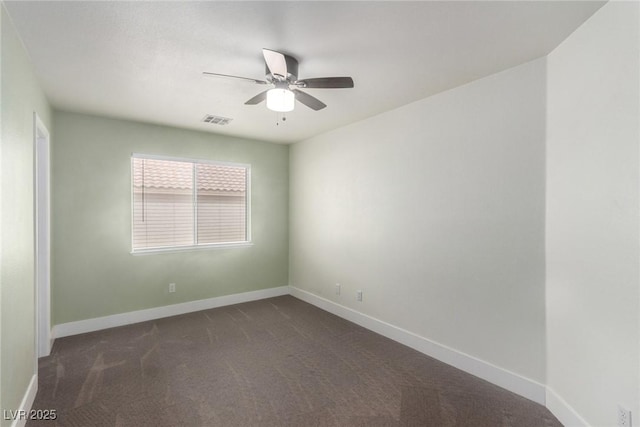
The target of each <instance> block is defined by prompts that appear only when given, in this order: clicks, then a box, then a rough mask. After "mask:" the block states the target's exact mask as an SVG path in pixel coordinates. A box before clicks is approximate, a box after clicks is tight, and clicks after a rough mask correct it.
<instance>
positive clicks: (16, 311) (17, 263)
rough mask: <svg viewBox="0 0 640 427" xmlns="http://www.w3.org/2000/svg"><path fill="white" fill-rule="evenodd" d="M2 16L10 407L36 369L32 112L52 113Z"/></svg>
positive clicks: (0, 267) (4, 353)
mask: <svg viewBox="0 0 640 427" xmlns="http://www.w3.org/2000/svg"><path fill="white" fill-rule="evenodd" d="M0 15H1V17H0V22H1V24H0V26H1V34H2V43H1V48H0V49H1V50H0V53H1V56H0V58H1V59H0V69H1V70H0V75H1V81H2V84H1V89H0V90H1V92H0V94H1V96H0V105H1V110H2V114H1V117H2V126H1V129H2V131H1V135H0V138H1V144H0V147H1V155H0V159H1V161H0V177H1V180H0V182H1V184H0V195H1V196H0V217H1V221H0V236H1V239H0V240H1V242H2V243H1V246H0V248H1V249H0V290H1V291H0V319H1V320H0V329H1V331H0V336H1V337H2V338H1V340H0V408H1V409H2V410H7V411H8V410H16V409H18V407H19V405H20V402H21V400H22V398H23V397H24V395H25V393H26V391H27V388H28V386H29V382H30V381H31V378H32V376H33V375H34V374H35V373H36V372H35V369H36V365H35V351H36V349H35V336H34V334H35V322H34V320H35V319H34V317H35V313H34V282H35V277H34V221H33V220H34V217H33V212H34V211H33V210H34V201H33V200H34V199H33V176H34V169H33V156H34V151H33V145H34V143H33V113H34V111H35V112H37V113H38V115H39V116H40V118H41V119H42V121H43V122H44V124H45V126H47V127H48V128H49V129H50V130H51V112H50V109H49V105H48V103H47V101H46V99H45V97H44V95H43V93H42V91H41V90H40V87H39V85H38V82H37V80H36V78H35V75H34V73H33V69H32V66H31V63H30V62H29V57H28V56H27V54H26V52H25V51H24V49H23V47H22V43H21V42H20V40H19V38H18V36H17V34H16V31H15V29H14V28H13V25H12V24H11V21H10V20H9V18H8V16H7V13H6V11H5V10H4V6H1V5H0ZM0 423H1V424H0V425H2V426H5V425H9V424H10V423H11V421H10V420H5V419H4V416H3V417H2V420H1V421H0Z"/></svg>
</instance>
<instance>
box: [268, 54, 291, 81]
mask: <svg viewBox="0 0 640 427" xmlns="http://www.w3.org/2000/svg"><path fill="white" fill-rule="evenodd" d="M283 56H284V60H285V62H286V63H287V81H288V82H291V83H292V82H295V81H296V80H298V60H297V59H296V58H294V57H293V56H289V55H286V54H283ZM264 69H265V75H266V80H267V81H268V82H269V83H273V82H274V81H277V80H278V79H276V78H275V77H273V74H271V71H269V66H267V64H265V65H264Z"/></svg>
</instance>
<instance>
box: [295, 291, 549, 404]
mask: <svg viewBox="0 0 640 427" xmlns="http://www.w3.org/2000/svg"><path fill="white" fill-rule="evenodd" d="M290 294H291V295H293V296H294V297H296V298H298V299H301V300H303V301H305V302H308V303H309V304H312V305H315V306H316V307H319V308H321V309H323V310H325V311H328V312H329V313H332V314H335V315H336V316H339V317H342V318H343V319H346V320H349V321H350V322H353V323H355V324H358V325H360V326H362V327H364V328H366V329H369V330H371V331H374V332H376V333H378V334H380V335H383V336H385V337H387V338H390V339H392V340H394V341H397V342H399V343H401V344H404V345H406V346H408V347H411V348H413V349H414V350H417V351H419V352H421V353H424V354H426V355H427V356H430V357H433V358H435V359H438V360H440V361H442V362H444V363H446V364H448V365H451V366H454V367H456V368H458V369H461V370H463V371H465V372H468V373H470V374H472V375H475V376H476V377H479V378H482V379H483V380H486V381H489V382H490V383H493V384H495V385H497V386H500V387H502V388H505V389H507V390H509V391H511V392H513V393H516V394H518V395H520V396H523V397H526V398H527V399H529V400H532V401H534V402H536V403H540V404H541V405H545V399H546V390H545V386H544V385H542V384H539V383H537V382H535V381H533V380H530V379H528V378H525V377H523V376H521V375H518V374H516V373H513V372H510V371H507V370H506V369H503V368H500V367H498V366H495V365H492V364H491V363H488V362H485V361H483V360H480V359H477V358H475V357H473V356H470V355H468V354H465V353H462V352H460V351H457V350H455V349H452V348H450V347H447V346H445V345H442V344H439V343H437V342H434V341H431V340H429V339H427V338H424V337H421V336H419V335H417V334H414V333H413V332H409V331H407V330H405V329H402V328H399V327H397V326H394V325H391V324H389V323H386V322H383V321H382V320H378V319H376V318H374V317H371V316H368V315H366V314H363V313H360V312H358V311H355V310H352V309H350V308H348V307H345V306H343V305H340V304H337V303H335V302H333V301H330V300H328V299H325V298H322V297H319V296H317V295H314V294H312V293H310V292H307V291H304V290H302V289H299V288H296V287H294V286H290Z"/></svg>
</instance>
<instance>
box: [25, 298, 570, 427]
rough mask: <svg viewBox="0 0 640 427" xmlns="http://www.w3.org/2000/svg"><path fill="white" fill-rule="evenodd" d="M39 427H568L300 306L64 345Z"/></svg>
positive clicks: (221, 312)
mask: <svg viewBox="0 0 640 427" xmlns="http://www.w3.org/2000/svg"><path fill="white" fill-rule="evenodd" d="M33 408H34V409H54V408H55V409H56V410H57V411H58V419H57V420H56V421H47V422H35V421H30V422H29V423H28V424H27V425H28V426H37V425H47V426H54V425H60V426H82V427H88V426H118V427H124V426H135V427H140V426H154V427H156V426H305V427H306V426H435V427H446V426H472V427H484V426H486V427H509V426H513V427H528V426H531V427H552V426H553V427H557V426H561V424H560V423H559V422H558V421H557V420H556V419H555V418H554V417H553V415H551V413H550V412H549V411H547V410H546V409H545V408H544V407H542V406H541V405H538V404H536V403H533V402H531V401H529V400H527V399H524V398H522V397H519V396H517V395H515V394H513V393H510V392H508V391H506V390H503V389H501V388H499V387H497V386H494V385H492V384H490V383H488V382H486V381H483V380H481V379H478V378H476V377H474V376H472V375H469V374H466V373H464V372H462V371H459V370H457V369H455V368H452V367H450V366H448V365H445V364H444V363H441V362H438V361H436V360H434V359H432V358H430V357H427V356H425V355H423V354H421V353H418V352H416V351H414V350H412V349H410V348H408V347H405V346H403V345H401V344H398V343H396V342H394V341H391V340H389V339H387V338H384V337H382V336H380V335H377V334H375V333H373V332H370V331H367V330H366V329H363V328H361V327H359V326H357V325H354V324H352V323H350V322H347V321H345V320H343V319H340V318H338V317H336V316H334V315H332V314H329V313H327V312H325V311H322V310H320V309H318V308H316V307H314V306H312V305H309V304H307V303H305V302H302V301H300V300H298V299H296V298H293V297H290V296H284V297H278V298H270V299H266V300H262V301H256V302H250V303H245V304H238V305H234V306H228V307H223V308H217V309H212V310H206V311H201V312H197V313H191V314H186V315H182V316H175V317H170V318H165V319H160V320H155V321H149V322H144V323H139V324H135V325H130V326H124V327H120V328H113V329H108V330H104V331H99V332H93V333H88V334H83V335H76V336H73V337H67V338H61V339H58V340H56V342H55V345H54V347H53V350H52V353H51V355H50V356H48V357H46V358H43V359H41V360H40V368H39V389H38V394H37V396H36V401H35V403H34V406H33Z"/></svg>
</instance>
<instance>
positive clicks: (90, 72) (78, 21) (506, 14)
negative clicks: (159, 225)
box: [4, 1, 604, 143]
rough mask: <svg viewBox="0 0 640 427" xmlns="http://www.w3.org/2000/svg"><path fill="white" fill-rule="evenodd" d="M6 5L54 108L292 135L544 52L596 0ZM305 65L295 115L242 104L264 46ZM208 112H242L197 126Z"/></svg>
mask: <svg viewBox="0 0 640 427" xmlns="http://www.w3.org/2000/svg"><path fill="white" fill-rule="evenodd" d="M4 3H5V5H6V8H7V10H8V12H9V14H10V16H11V18H12V20H13V22H14V24H15V26H16V28H17V30H18V33H19V34H20V36H21V38H22V39H23V41H24V44H25V46H26V48H27V50H28V51H29V54H30V56H31V58H32V60H33V63H34V66H35V69H36V72H37V74H38V77H39V79H40V81H41V83H42V87H43V89H44V91H45V93H46V95H47V96H48V98H49V100H50V102H51V103H52V105H53V106H54V107H56V108H59V109H63V110H68V111H77V112H85V113H92V114H98V115H103V116H109V117H118V118H125V119H132V120H139V121H145V122H151V123H161V124H166V125H171V126H177V127H183V128H191V129H199V130H203V131H211V132H216V133H222V134H228V135H235V136H241V137H247V138H255V139H260V140H266V141H273V142H280V143H289V142H295V141H300V140H303V139H306V138H309V137H311V136H314V135H317V134H320V133H322V132H325V131H328V130H330V129H334V128H336V127H339V126H342V125H345V124H348V123H351V122H354V121H357V120H360V119H363V118H365V117H369V116H373V115H375V114H378V113H381V112H384V111H387V110H390V109H393V108H395V107H399V106H401V105H404V104H407V103H410V102H412V101H415V100H418V99H421V98H425V97H427V96H430V95H432V94H435V93H438V92H441V91H443V90H446V89H449V88H452V87H455V86H459V85H462V84H464V83H467V82H470V81H472V80H475V79H478V78H481V77H484V76H487V75H490V74H493V73H495V72H498V71H501V70H504V69H507V68H510V67H513V66H516V65H518V64H522V63H524V62H527V61H530V60H533V59H535V58H539V57H541V56H544V55H546V54H547V53H549V52H550V51H551V50H553V49H554V48H555V47H556V46H557V45H558V44H559V43H561V42H562V40H564V39H565V38H566V37H567V36H568V35H569V34H570V33H571V32H573V31H574V30H575V29H576V28H577V27H578V26H580V25H581V24H582V23H583V22H584V21H585V20H586V19H587V18H588V17H589V16H591V15H592V14H593V13H594V12H595V11H596V10H597V9H599V8H600V7H601V6H602V5H603V4H604V2H600V1H567V2H564V1H534V2H521V1H497V2H488V1H487V2H479V1H476V2H460V1H450V2H432V1H428V2H399V1H390V2H365V1H358V2H326V1H320V2H311V1H309V2H306V1H305V2H268V1H262V2H242V1H240V2H238V1H234V2H211V1H210V2H88V1H87V2H83V1H79V2H56V1H47V2H19V1H5V2H4ZM263 47H265V48H269V49H274V50H278V51H281V52H284V53H287V54H290V55H292V56H294V57H296V58H297V59H298V60H299V62H300V70H299V78H311V77H329V76H351V77H353V79H354V81H355V88H354V89H333V90H331V89H307V91H308V92H309V93H310V94H312V95H314V96H316V97H318V98H319V99H320V100H322V101H324V102H325V103H326V104H327V105H328V107H327V108H325V109H324V110H321V111H317V112H316V111H312V110H310V109H308V108H307V107H305V106H303V105H301V104H297V105H296V109H295V110H294V111H293V112H291V113H287V121H286V122H285V123H284V124H281V125H279V126H276V123H277V121H278V115H277V114H276V113H274V112H272V111H269V110H267V109H266V107H265V105H264V103H262V104H259V105H257V106H248V105H244V102H245V101H246V100H247V99H249V98H251V97H252V96H254V95H256V94H257V93H259V92H261V91H262V90H264V88H265V87H264V86H259V85H255V84H252V83H250V82H245V81H242V80H234V79H223V78H215V77H205V76H203V75H202V72H203V71H211V72H216V73H222V74H233V75H239V76H245V77H250V78H255V79H264V61H263V59H262V53H261V49H262V48H263ZM206 114H215V115H220V116H224V117H230V118H233V121H232V122H231V123H230V124H229V125H226V126H217V125H211V124H205V123H201V122H200V120H201V119H202V118H203V116H204V115H206Z"/></svg>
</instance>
